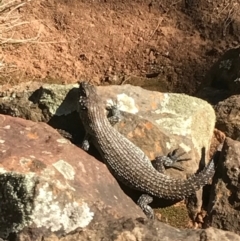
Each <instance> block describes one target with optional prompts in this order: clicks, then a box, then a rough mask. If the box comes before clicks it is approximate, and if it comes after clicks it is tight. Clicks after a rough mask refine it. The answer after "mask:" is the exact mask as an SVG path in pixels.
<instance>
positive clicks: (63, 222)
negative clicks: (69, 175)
mask: <svg viewBox="0 0 240 241" xmlns="http://www.w3.org/2000/svg"><path fill="white" fill-rule="evenodd" d="M93 216H94V214H93V212H91V211H90V208H89V207H88V205H87V203H85V202H81V204H79V203H78V202H69V203H66V204H60V203H59V200H58V199H57V198H56V197H55V196H54V195H53V192H52V191H50V190H49V184H48V183H46V184H44V185H43V186H42V188H39V193H38V196H37V197H36V198H35V202H34V209H33V213H32V216H31V219H32V222H33V223H34V224H35V225H36V226H37V227H38V228H41V227H44V228H47V229H50V230H51V231H52V232H56V231H59V230H64V231H65V232H66V233H68V232H71V231H73V230H75V229H76V228H84V227H86V226H87V225H88V224H89V223H90V222H91V220H92V219H93Z"/></svg>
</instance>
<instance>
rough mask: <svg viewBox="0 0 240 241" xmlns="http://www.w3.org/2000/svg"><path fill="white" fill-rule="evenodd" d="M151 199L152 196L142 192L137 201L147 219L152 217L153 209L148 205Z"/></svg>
mask: <svg viewBox="0 0 240 241" xmlns="http://www.w3.org/2000/svg"><path fill="white" fill-rule="evenodd" d="M152 201H153V198H152V197H151V196H149V195H148V194H142V195H141V196H140V198H139V199H138V201H137V204H138V206H139V207H140V208H141V209H142V210H143V212H144V213H145V215H146V216H147V217H148V218H149V219H154V212H153V209H152V208H151V207H150V206H149V205H148V204H149V203H151V202H152Z"/></svg>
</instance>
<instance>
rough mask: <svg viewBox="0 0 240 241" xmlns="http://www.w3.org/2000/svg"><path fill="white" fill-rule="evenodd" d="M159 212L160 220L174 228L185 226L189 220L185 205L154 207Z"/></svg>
mask: <svg viewBox="0 0 240 241" xmlns="http://www.w3.org/2000/svg"><path fill="white" fill-rule="evenodd" d="M155 212H156V216H157V213H160V216H161V221H162V222H165V223H168V224H170V225H171V226H174V227H176V228H187V226H188V224H189V222H190V221H191V220H190V218H189V216H188V212H187V209H186V207H185V206H170V207H166V208H161V209H156V210H155Z"/></svg>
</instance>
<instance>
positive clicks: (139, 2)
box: [0, 0, 240, 94]
mask: <svg viewBox="0 0 240 241" xmlns="http://www.w3.org/2000/svg"><path fill="white" fill-rule="evenodd" d="M239 2H240V1H236V0H235V1H234V0H228V1H226V0H218V1H206V0H199V1H192V0H185V1H172V0H162V1H150V0H149V1H146V0H134V1H129V0H121V1H116V0H115V1H114V0H98V1H96V0H95V1H94V0H92V1H91V0H88V1H84V0H29V1H24V0H22V1H18V0H16V1H14V0H11V1H10V0H2V1H1V3H0V44H1V45H0V84H6V83H7V84H9V85H13V84H16V83H19V82H23V81H29V80H38V81H42V82H54V83H72V82H76V81H77V80H79V79H88V80H90V81H92V82H93V83H95V84H124V83H132V84H135V85H140V86H143V87H145V88H148V89H155V90H160V91H171V92H185V93H188V94H194V92H195V91H196V90H197V88H198V87H199V85H200V83H201V82H203V80H204V75H205V73H206V71H207V70H208V69H209V67H210V66H211V65H212V63H213V62H214V61H215V60H216V59H217V58H218V57H219V56H220V55H221V54H222V53H223V52H224V51H226V50H227V49H228V48H230V47H235V46H238V44H239V40H240V21H239V19H240V11H239V10H240V9H239Z"/></svg>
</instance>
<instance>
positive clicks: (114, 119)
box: [106, 101, 122, 126]
mask: <svg viewBox="0 0 240 241" xmlns="http://www.w3.org/2000/svg"><path fill="white" fill-rule="evenodd" d="M106 109H107V111H108V121H109V122H110V124H111V125H112V126H114V125H115V124H116V123H118V122H119V121H121V119H122V115H121V112H120V109H119V106H118V104H117V103H116V102H114V101H113V103H111V104H109V105H107V107H106Z"/></svg>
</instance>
